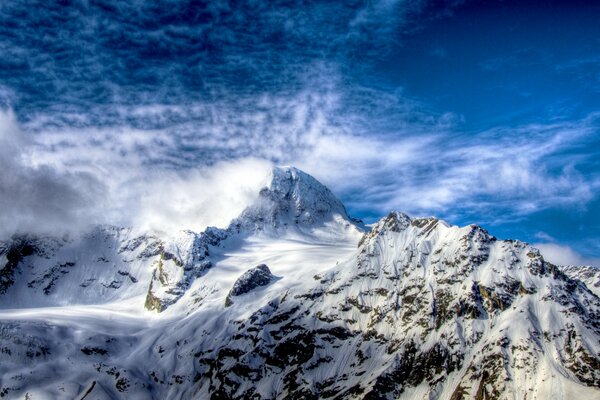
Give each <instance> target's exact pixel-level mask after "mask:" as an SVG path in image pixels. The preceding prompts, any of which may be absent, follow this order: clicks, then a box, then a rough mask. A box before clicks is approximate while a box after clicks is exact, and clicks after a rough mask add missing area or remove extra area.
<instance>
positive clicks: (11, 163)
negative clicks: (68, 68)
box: [0, 112, 105, 238]
mask: <svg viewBox="0 0 600 400" xmlns="http://www.w3.org/2000/svg"><path fill="white" fill-rule="evenodd" d="M30 146H31V141H30V140H29V137H27V136H26V135H25V134H24V133H23V132H22V131H21V130H20V128H19V126H18V124H17V122H16V119H15V116H14V114H13V113H12V112H0V169H1V170H2V174H0V210H1V211H0V238H5V237H7V236H9V235H11V234H13V233H56V228H57V227H59V226H60V227H61V231H63V232H64V231H70V230H76V229H79V228H81V227H82V225H84V224H87V223H88V221H100V220H101V218H100V215H101V214H100V213H101V211H102V209H103V206H104V204H103V202H104V200H105V198H104V190H103V189H104V186H103V184H102V183H101V182H100V181H99V180H97V179H95V177H93V176H92V175H90V174H88V173H85V172H81V171H77V170H73V171H59V170H57V169H55V168H53V167H52V166H51V165H45V164H37V165H33V164H31V163H29V162H27V159H28V149H29V148H30Z"/></svg>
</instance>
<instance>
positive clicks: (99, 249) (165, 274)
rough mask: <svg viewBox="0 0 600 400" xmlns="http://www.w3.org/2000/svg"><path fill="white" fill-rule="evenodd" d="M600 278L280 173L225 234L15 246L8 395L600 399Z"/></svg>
mask: <svg viewBox="0 0 600 400" xmlns="http://www.w3.org/2000/svg"><path fill="white" fill-rule="evenodd" d="M267 266H268V267H267ZM597 276H598V275H596V271H595V270H588V269H586V268H582V267H559V266H555V265H552V264H551V263H548V262H547V261H545V260H544V258H543V257H542V256H541V255H540V253H539V251H537V250H536V249H535V248H532V247H531V246H529V245H528V244H526V243H522V242H520V241H515V240H499V239H497V238H495V237H494V236H492V235H491V234H490V233H488V232H487V231H486V230H485V229H483V228H481V227H479V226H476V225H469V226H465V227H457V226H452V225H449V224H447V223H445V222H444V221H441V220H439V219H437V218H433V217H430V218H411V217H409V216H408V215H406V214H403V213H400V212H392V213H390V214H389V215H387V216H386V217H384V218H382V219H381V220H380V221H378V222H377V223H376V224H374V225H373V227H372V229H371V230H369V231H365V230H364V228H363V227H362V225H361V224H360V223H358V222H357V221H355V220H353V219H351V218H350V217H349V216H348V214H347V212H346V210H345V208H344V207H343V205H342V204H341V202H339V200H337V199H336V198H335V196H334V195H333V194H332V193H331V192H330V191H329V190H328V189H326V188H325V187H324V186H323V185H321V184H320V183H318V182H317V181H316V180H315V179H314V178H312V177H310V176H309V175H307V174H305V173H302V172H301V171H298V170H296V169H294V168H289V167H286V168H279V169H275V170H274V171H273V173H272V174H271V176H270V179H269V181H268V183H267V185H266V186H265V187H264V188H263V189H262V190H261V192H260V195H259V196H258V200H257V202H255V203H253V204H250V205H248V207H247V208H246V210H245V211H244V212H243V213H242V214H241V215H240V216H239V217H238V218H236V219H234V220H233V221H232V223H231V224H230V226H228V227H225V228H222V229H220V228H209V229H207V230H206V231H204V232H201V233H195V232H191V231H185V232H181V234H180V235H179V236H177V237H175V238H168V239H167V238H160V237H157V236H155V235H151V234H147V235H141V236H140V235H135V234H134V233H132V231H131V230H129V229H122V228H113V227H99V228H98V229H96V230H95V231H94V232H91V233H89V234H87V235H84V236H82V237H80V238H72V239H60V240H59V239H49V238H32V237H27V238H20V239H18V240H15V241H13V242H11V243H3V244H0V289H2V288H3V291H2V292H0V306H1V307H2V308H3V309H4V310H3V311H2V312H1V313H0V353H1V355H2V356H3V362H2V363H0V394H4V395H5V396H8V397H9V398H13V397H14V398H21V397H25V395H26V394H28V395H29V396H32V398H34V399H35V398H81V397H83V396H85V395H86V393H87V396H88V397H86V398H127V399H129V398H134V399H135V398H140V399H142V398H157V399H158V398H160V399H162V398H169V399H177V398H228V399H246V398H264V399H284V398H309V399H310V398H336V399H362V398H366V399H371V398H382V399H391V398H406V399H428V400H431V399H447V400H455V399H471V398H495V399H528V400H531V399H547V398H557V399H561V398H562V399H565V398H589V399H594V398H600V345H599V343H600V299H599V298H598V296H597V295H595V294H594V293H593V292H592V291H590V285H591V286H593V285H594V284H595V282H596V281H595V279H596V277H597ZM38 306H46V308H33V307H38ZM47 306H53V307H49V308H48V307H47ZM157 311H159V312H157ZM90 396H91V397H90Z"/></svg>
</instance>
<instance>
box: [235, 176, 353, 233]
mask: <svg viewBox="0 0 600 400" xmlns="http://www.w3.org/2000/svg"><path fill="white" fill-rule="evenodd" d="M267 182H268V183H267V184H266V185H265V186H264V187H263V188H262V189H261V190H260V192H259V196H258V199H257V200H256V201H255V202H254V203H253V204H251V205H250V206H248V207H247V208H246V209H245V210H244V211H243V212H242V214H241V215H240V217H238V218H236V219H234V220H233V221H232V223H231V227H232V228H234V229H237V230H251V231H254V230H265V229H269V228H272V229H275V230H277V229H279V228H282V227H286V226H293V225H296V226H299V227H313V226H319V225H322V224H324V223H326V222H329V221H335V220H337V221H346V222H351V223H354V222H356V221H353V220H352V219H351V218H350V217H349V216H348V213H347V212H346V208H345V207H344V205H343V204H342V202H341V201H340V200H339V199H338V198H337V197H335V195H334V194H333V193H332V192H331V191H330V190H329V189H328V188H327V187H325V186H324V185H323V184H321V183H320V182H319V181H317V180H316V179H315V178H313V177H312V176H311V175H309V174H307V173H305V172H303V171H301V170H299V169H297V168H294V167H289V166H285V167H273V169H272V170H271V171H270V173H269V176H268V179H267Z"/></svg>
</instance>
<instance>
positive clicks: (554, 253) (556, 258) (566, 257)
mask: <svg viewBox="0 0 600 400" xmlns="http://www.w3.org/2000/svg"><path fill="white" fill-rule="evenodd" d="M533 246H534V247H536V248H538V249H539V250H540V252H541V253H542V256H544V258H545V259H546V260H548V261H550V262H551V263H553V264H557V265H592V266H594V267H599V268H600V259H597V258H587V257H583V256H582V255H581V254H579V253H578V252H576V251H575V250H573V249H572V248H571V247H569V246H563V245H560V244H557V243H536V244H534V245H533Z"/></svg>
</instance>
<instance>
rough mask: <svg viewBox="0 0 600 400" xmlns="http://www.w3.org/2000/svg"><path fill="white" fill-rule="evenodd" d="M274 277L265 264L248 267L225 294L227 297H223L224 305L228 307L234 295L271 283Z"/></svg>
mask: <svg viewBox="0 0 600 400" xmlns="http://www.w3.org/2000/svg"><path fill="white" fill-rule="evenodd" d="M274 278H275V277H274V276H273V274H271V271H270V270H269V267H267V266H266V265H265V264H261V265H258V266H256V267H254V268H250V269H249V270H248V271H246V272H244V273H243V274H242V276H240V277H239V278H238V279H237V281H235V283H234V284H233V287H232V288H231V290H230V291H229V293H228V294H227V299H225V307H229V306H230V305H232V304H233V298H234V297H237V296H240V295H242V294H245V293H248V292H250V291H252V290H254V289H256V288H258V287H260V286H266V285H268V284H269V283H271V281H273V279H274Z"/></svg>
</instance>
